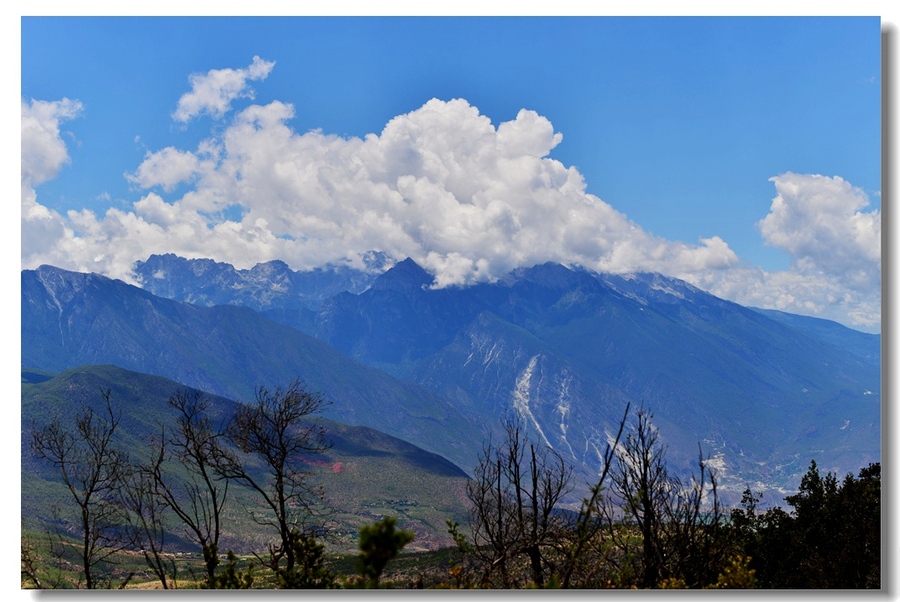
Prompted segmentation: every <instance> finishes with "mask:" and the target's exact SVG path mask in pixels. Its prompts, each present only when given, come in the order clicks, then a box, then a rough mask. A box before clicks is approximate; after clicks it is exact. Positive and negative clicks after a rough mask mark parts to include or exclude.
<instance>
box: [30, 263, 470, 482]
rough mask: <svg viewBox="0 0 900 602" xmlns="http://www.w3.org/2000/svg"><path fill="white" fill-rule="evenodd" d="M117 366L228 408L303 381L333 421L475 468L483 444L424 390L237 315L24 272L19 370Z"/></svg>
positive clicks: (118, 286) (111, 285) (41, 271)
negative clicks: (228, 402) (227, 403)
mask: <svg viewBox="0 0 900 602" xmlns="http://www.w3.org/2000/svg"><path fill="white" fill-rule="evenodd" d="M88 364H112V365H116V366H120V367H122V368H126V369H129V370H134V371H137V372H144V373H149V374H158V375H161V376H165V377H167V378H170V379H172V380H175V381H178V382H181V383H184V384H186V385H188V386H191V387H195V388H198V389H202V390H206V391H210V392H212V393H215V394H218V395H223V396H226V397H230V398H235V399H237V398H240V399H249V398H251V397H252V396H253V393H254V388H255V387H256V386H257V385H267V386H274V385H278V384H287V383H288V382H289V381H291V380H293V379H295V378H298V377H299V378H302V379H303V380H304V381H305V383H306V385H307V386H308V387H309V388H310V389H313V390H318V391H321V392H322V393H323V394H324V395H325V397H326V398H327V399H329V400H331V401H332V402H333V404H332V405H331V407H330V408H329V409H328V412H327V416H329V417H332V418H334V419H336V420H340V421H341V422H344V423H348V424H358V425H366V426H371V427H374V428H378V429H380V430H383V431H385V432H387V433H390V434H393V435H396V436H400V437H402V438H404V439H406V440H408V441H410V442H412V443H415V444H417V445H420V446H424V447H426V449H428V450H429V451H433V452H436V453H440V454H442V455H444V456H445V457H447V458H449V459H451V460H453V461H454V462H457V463H460V464H461V465H463V466H466V467H468V466H470V465H471V459H472V457H473V453H472V451H471V450H473V449H476V448H479V447H480V445H481V441H482V439H483V437H484V436H485V435H486V431H485V430H484V428H483V427H482V426H481V425H479V423H478V422H477V420H476V417H475V416H470V415H466V414H462V413H460V412H458V411H457V410H456V409H454V408H452V407H450V406H449V404H448V402H447V401H446V400H444V399H442V398H440V397H439V396H437V395H435V394H434V393H432V392H430V391H428V390H427V389H425V388H423V387H420V386H418V385H415V384H412V383H406V382H402V381H399V380H397V379H395V378H392V377H390V376H388V375H387V374H384V373H383V372H381V371H378V370H375V369H373V368H371V367H367V366H364V365H362V364H359V363H357V362H355V361H353V360H351V359H349V358H348V357H346V356H345V355H343V354H341V353H339V352H337V351H336V350H335V349H333V348H331V347H330V346H329V345H327V344H325V343H323V342H321V341H318V340H316V339H314V338H312V337H310V336H308V335H305V334H302V333H300V332H297V331H296V330H293V329H291V328H287V327H285V326H283V325H281V324H278V323H276V322H273V321H271V320H268V319H266V318H264V317H262V316H260V315H259V314H257V313H256V312H254V311H252V310H250V309H248V308H245V307H235V306H215V307H198V306H195V305H190V304H187V303H180V302H177V301H172V300H169V299H162V298H160V297H156V296H154V295H151V294H150V293H148V292H147V291H144V290H141V289H139V288H137V287H134V286H130V285H128V284H125V283H124V282H121V281H118V280H111V279H109V278H105V277H103V276H98V275H95V274H80V273H75V272H68V271H65V270H60V269H58V268H53V267H49V266H42V267H40V268H38V269H37V270H25V271H23V272H22V366H23V367H31V368H40V369H43V370H49V371H54V372H56V371H62V370H66V369H69V368H73V367H76V366H81V365H88Z"/></svg>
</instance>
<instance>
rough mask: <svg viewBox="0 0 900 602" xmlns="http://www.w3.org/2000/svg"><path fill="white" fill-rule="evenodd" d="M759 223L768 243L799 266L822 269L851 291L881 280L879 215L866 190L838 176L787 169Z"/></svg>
mask: <svg viewBox="0 0 900 602" xmlns="http://www.w3.org/2000/svg"><path fill="white" fill-rule="evenodd" d="M771 181H772V182H774V183H775V190H776V192H777V193H778V195H777V196H776V197H775V198H774V199H773V200H772V207H771V210H770V212H769V214H768V215H767V216H766V217H765V218H763V219H762V220H761V221H760V222H759V228H760V232H762V235H763V237H764V238H765V240H766V243H768V244H770V245H772V246H775V247H778V248H781V249H784V250H785V251H787V252H788V253H789V254H790V256H791V258H792V261H793V264H794V267H795V269H796V270H798V271H800V272H805V273H821V274H823V275H827V276H830V277H833V278H836V279H838V280H840V281H841V282H842V283H843V284H844V285H845V286H847V287H848V288H851V289H861V290H866V289H871V288H872V287H873V286H878V285H880V282H881V216H880V212H879V211H878V210H877V209H873V210H871V211H862V209H864V208H865V207H867V206H868V205H869V199H868V197H867V195H866V194H865V192H863V191H862V190H860V189H859V188H856V187H854V186H852V185H851V184H850V183H849V182H847V181H846V180H843V179H842V178H840V177H833V178H830V177H827V176H822V175H804V174H795V173H790V172H789V173H785V174H782V175H780V176H777V177H774V178H771Z"/></svg>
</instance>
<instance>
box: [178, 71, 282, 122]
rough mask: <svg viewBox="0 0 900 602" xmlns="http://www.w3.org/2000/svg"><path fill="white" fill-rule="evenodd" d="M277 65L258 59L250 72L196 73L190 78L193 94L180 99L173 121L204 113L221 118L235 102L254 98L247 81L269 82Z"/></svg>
mask: <svg viewBox="0 0 900 602" xmlns="http://www.w3.org/2000/svg"><path fill="white" fill-rule="evenodd" d="M274 66H275V62H274V61H264V60H263V59H261V58H259V57H258V56H254V57H253V62H252V63H251V64H250V66H249V67H247V68H246V69H212V70H211V71H209V72H207V73H204V74H198V73H195V74H192V75H191V76H190V78H189V80H190V83H191V91H190V92H188V93H187V94H185V95H184V96H182V97H181V98H180V99H179V100H178V107H177V108H176V109H175V112H174V113H173V114H172V118H173V119H175V121H180V122H182V123H186V122H188V121H190V120H191V119H193V118H194V117H197V116H198V115H200V114H202V113H208V114H209V115H211V116H213V117H214V118H221V117H222V116H224V115H225V113H227V112H228V111H229V110H231V101H233V100H234V99H236V98H253V96H254V93H253V90H252V89H251V88H250V86H249V85H248V83H247V82H249V81H258V80H263V79H265V78H266V77H268V75H269V72H270V71H271V70H272V67H274Z"/></svg>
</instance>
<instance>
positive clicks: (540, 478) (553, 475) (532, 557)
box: [467, 419, 572, 588]
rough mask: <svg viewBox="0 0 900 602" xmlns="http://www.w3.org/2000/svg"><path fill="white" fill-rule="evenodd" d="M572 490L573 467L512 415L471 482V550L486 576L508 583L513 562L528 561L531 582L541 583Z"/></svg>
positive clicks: (564, 529)
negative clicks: (531, 437) (529, 436)
mask: <svg viewBox="0 0 900 602" xmlns="http://www.w3.org/2000/svg"><path fill="white" fill-rule="evenodd" d="M571 489H572V469H571V467H569V466H568V465H567V464H566V463H565V461H564V460H563V459H562V457H561V456H560V455H559V454H557V453H556V452H555V451H553V450H552V449H550V448H549V447H546V446H539V445H536V444H535V443H533V442H531V441H529V440H528V439H527V437H526V436H525V433H524V429H523V427H522V425H521V424H520V423H519V422H518V421H516V420H515V419H510V420H508V421H507V422H506V425H505V438H504V440H503V441H502V443H501V444H500V445H499V446H498V447H494V446H493V445H491V444H488V445H487V446H486V447H485V449H484V451H483V453H482V455H481V458H480V460H479V462H478V465H477V467H476V469H475V477H474V479H473V480H472V481H470V482H469V484H468V486H467V496H468V498H469V501H470V503H471V512H470V529H471V533H472V538H473V544H474V545H473V548H472V549H473V550H474V552H475V554H477V555H479V556H481V558H482V561H483V563H484V564H485V566H486V571H485V579H486V580H493V579H496V585H499V586H500V587H504V588H509V587H513V586H515V585H516V584H517V582H518V579H517V576H516V571H514V570H513V569H514V565H515V563H516V562H517V561H519V560H520V558H521V559H522V560H524V563H525V565H526V566H527V567H528V571H527V572H528V573H529V575H530V578H531V581H532V582H533V583H534V584H535V585H537V586H538V587H542V586H543V585H544V583H545V578H546V577H547V568H548V566H550V563H551V562H552V559H551V558H550V556H548V554H547V553H548V551H550V550H555V549H557V548H558V547H559V546H560V544H561V542H562V541H563V539H564V538H565V537H566V536H567V533H568V531H569V528H570V525H569V519H568V518H567V517H566V516H565V515H564V514H562V513H560V512H559V506H558V505H559V502H560V499H561V498H562V497H563V496H565V495H566V494H568V493H569V492H570V491H571Z"/></svg>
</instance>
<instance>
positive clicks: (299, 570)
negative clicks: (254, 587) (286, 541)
mask: <svg viewBox="0 0 900 602" xmlns="http://www.w3.org/2000/svg"><path fill="white" fill-rule="evenodd" d="M290 545H291V548H292V549H293V552H294V558H296V564H295V565H294V566H293V567H292V568H290V569H287V568H283V567H279V569H278V571H277V573H276V579H277V585H278V587H279V588H284V589H328V588H330V587H333V586H334V582H335V576H334V574H333V573H332V572H331V571H330V570H328V568H327V567H326V566H325V546H324V545H322V544H321V543H319V542H318V541H316V537H315V535H313V534H312V533H309V534H307V533H300V532H299V531H297V530H296V529H294V530H293V531H291V541H290Z"/></svg>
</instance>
